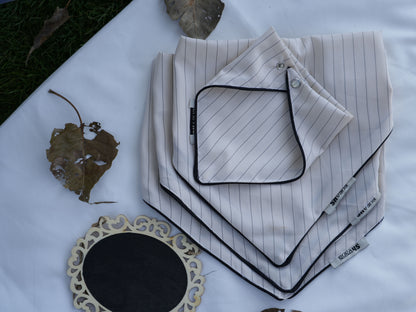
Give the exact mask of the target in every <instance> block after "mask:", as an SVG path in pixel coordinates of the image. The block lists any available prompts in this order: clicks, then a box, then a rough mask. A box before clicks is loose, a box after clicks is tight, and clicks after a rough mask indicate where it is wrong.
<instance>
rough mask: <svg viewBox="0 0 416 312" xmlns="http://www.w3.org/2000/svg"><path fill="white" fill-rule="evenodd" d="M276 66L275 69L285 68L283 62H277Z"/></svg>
mask: <svg viewBox="0 0 416 312" xmlns="http://www.w3.org/2000/svg"><path fill="white" fill-rule="evenodd" d="M276 67H277V69H283V68H285V63H277V65H276Z"/></svg>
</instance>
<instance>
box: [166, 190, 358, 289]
mask: <svg viewBox="0 0 416 312" xmlns="http://www.w3.org/2000/svg"><path fill="white" fill-rule="evenodd" d="M160 186H161V187H162V189H163V190H164V191H166V192H167V193H168V194H169V195H170V196H172V197H173V198H174V199H175V200H176V201H177V202H178V203H179V204H180V205H181V206H182V207H183V208H184V209H185V210H186V211H187V212H188V213H189V214H190V215H191V216H192V217H194V218H196V219H197V220H200V219H199V217H198V216H196V215H195V213H194V212H193V211H192V210H191V209H189V207H188V206H187V205H186V204H185V203H184V202H183V201H182V200H181V199H180V198H179V197H178V196H177V195H176V194H174V193H173V192H172V191H171V190H169V189H167V188H166V187H165V186H164V185H162V184H160ZM201 198H202V197H201ZM202 200H204V199H203V198H202ZM324 214H325V213H324V212H323V213H322V214H321V215H320V216H319V218H318V219H317V220H316V221H315V222H314V223H313V225H312V226H311V227H310V228H309V229H308V231H307V232H306V233H305V234H304V236H303V237H302V238H301V240H300V241H299V242H298V244H297V245H296V247H295V248H294V249H293V251H292V252H291V254H290V256H289V257H288V258H287V259H286V261H285V262H287V264H288V263H289V262H290V260H291V259H292V258H293V256H294V254H295V252H296V250H297V248H298V247H299V245H300V243H301V242H302V241H303V239H304V238H305V237H306V235H307V234H308V233H309V231H310V229H311V228H312V227H313V226H314V225H315V224H316V222H317V221H318V220H319V219H320V218H321V217H322V216H323V215H324ZM223 220H225V219H223ZM225 221H226V222H228V221H227V220H225ZM199 222H202V221H199ZM202 224H203V225H204V226H205V228H206V229H207V230H208V231H209V232H210V233H211V234H212V235H213V236H215V237H216V238H217V239H218V240H220V241H222V242H223V244H224V246H226V247H227V248H228V249H229V250H230V251H231V252H232V253H234V254H235V255H236V256H237V257H238V258H239V259H240V260H241V261H242V262H244V263H245V264H246V265H247V266H248V267H250V268H251V269H252V270H253V271H254V272H256V273H257V274H259V275H260V276H261V277H262V278H264V279H265V280H267V281H268V282H269V283H270V284H272V286H273V287H275V288H277V289H279V290H280V291H281V292H284V293H291V292H294V291H296V290H297V288H299V287H300V286H301V284H302V282H303V281H304V279H305V278H306V276H307V274H308V273H309V271H310V270H311V269H312V267H313V266H314V264H315V263H316V262H317V261H318V260H319V259H320V257H321V256H322V255H323V254H324V253H325V251H326V250H327V249H328V248H329V247H330V246H331V245H332V244H333V243H334V242H335V241H336V240H338V239H339V238H340V237H341V236H342V235H343V234H344V233H345V232H346V231H347V230H348V229H349V228H351V227H352V225H351V224H350V223H349V224H348V225H347V226H346V227H345V228H344V229H343V230H342V231H341V232H339V233H338V234H337V235H336V236H335V237H334V238H333V239H332V240H331V241H330V242H329V243H328V245H326V247H325V248H324V249H322V250H321V252H320V253H319V255H318V256H317V257H316V258H315V260H314V261H312V262H311V264H310V265H309V267H308V269H306V271H305V272H304V274H303V275H302V276H301V277H300V278H299V280H298V282H297V283H296V284H295V285H294V286H293V287H292V288H290V289H284V288H282V287H281V286H279V285H278V284H276V282H274V281H273V280H272V279H270V278H269V277H268V276H267V275H265V274H264V273H263V272H262V271H260V270H258V269H257V268H256V267H255V266H254V265H253V264H252V263H250V262H249V261H248V260H247V259H245V258H244V257H242V256H241V255H240V254H238V253H236V252H235V251H234V249H233V248H232V247H231V246H229V245H228V244H227V243H225V242H224V241H223V240H222V239H221V238H220V237H219V236H218V235H217V234H216V233H215V232H214V231H213V230H212V229H211V228H210V227H209V226H207V225H206V224H205V223H204V222H202ZM233 228H234V227H233ZM236 231H237V230H236ZM240 234H241V233H240ZM241 235H242V234H241ZM242 236H243V237H244V238H245V239H246V240H247V241H248V242H249V243H250V244H252V243H251V242H250V241H249V240H248V239H247V238H246V237H245V236H244V235H242ZM253 246H254V245H253ZM254 247H255V246H254ZM257 250H258V249H257ZM258 251H259V252H260V253H261V254H263V253H262V252H261V251H260V250H258ZM265 257H266V258H267V260H269V261H270V262H271V263H272V264H273V265H274V263H273V261H271V260H270V259H269V258H268V257H267V256H265ZM288 260H289V261H288ZM274 266H275V267H283V266H282V265H280V266H276V265H274Z"/></svg>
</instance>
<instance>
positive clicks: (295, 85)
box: [290, 78, 301, 89]
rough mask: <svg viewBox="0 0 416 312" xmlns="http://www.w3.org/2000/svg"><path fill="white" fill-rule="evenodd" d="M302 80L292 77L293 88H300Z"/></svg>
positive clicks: (291, 84)
mask: <svg viewBox="0 0 416 312" xmlns="http://www.w3.org/2000/svg"><path fill="white" fill-rule="evenodd" d="M300 84H301V83H300V80H299V79H296V78H295V79H292V80H291V81H290V86H291V87H292V88H295V89H296V88H299V87H300Z"/></svg>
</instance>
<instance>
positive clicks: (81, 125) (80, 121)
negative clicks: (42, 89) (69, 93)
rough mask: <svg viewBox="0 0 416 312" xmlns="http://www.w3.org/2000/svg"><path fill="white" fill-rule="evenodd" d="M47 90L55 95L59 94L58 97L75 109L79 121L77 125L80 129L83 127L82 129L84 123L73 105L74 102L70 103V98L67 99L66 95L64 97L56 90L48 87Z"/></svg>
mask: <svg viewBox="0 0 416 312" xmlns="http://www.w3.org/2000/svg"><path fill="white" fill-rule="evenodd" d="M48 92H49V93H52V94H55V95H56V96H59V97H60V98H62V99H64V100H65V101H67V102H68V104H69V105H71V106H72V108H73V109H74V110H75V112H76V113H77V115H78V118H79V123H80V125H79V127H80V128H81V130H83V129H84V123H83V122H82V119H81V115H80V114H79V112H78V110H77V108H76V107H75V105H74V104H72V103H71V101H70V100H68V99H67V98H66V97H64V96H63V95H61V94H59V93H58V92H55V91H53V90H52V89H49V91H48Z"/></svg>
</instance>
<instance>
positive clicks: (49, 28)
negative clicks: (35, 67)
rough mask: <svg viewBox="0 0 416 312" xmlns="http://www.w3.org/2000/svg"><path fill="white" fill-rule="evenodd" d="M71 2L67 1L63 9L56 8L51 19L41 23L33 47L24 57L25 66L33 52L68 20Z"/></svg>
mask: <svg viewBox="0 0 416 312" xmlns="http://www.w3.org/2000/svg"><path fill="white" fill-rule="evenodd" d="M70 2H71V0H69V1H68V2H67V4H66V6H65V7H64V8H59V7H57V8H56V10H55V12H54V13H53V15H52V17H51V18H49V19H47V20H46V21H44V22H43V27H42V29H41V30H40V32H39V33H38V34H37V36H36V37H35V39H34V40H33V45H32V47H31V48H30V50H29V53H28V54H27V57H26V62H25V64H26V65H27V62H28V61H29V58H30V56H31V55H32V53H33V51H35V50H36V49H38V48H39V47H40V46H41V45H42V44H43V43H44V42H45V41H46V40H47V39H48V38H49V37H50V36H52V35H53V33H54V32H55V31H56V30H57V29H58V28H59V27H61V26H62V25H63V24H65V22H66V21H67V20H68V19H69V13H68V5H69V3H70Z"/></svg>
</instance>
